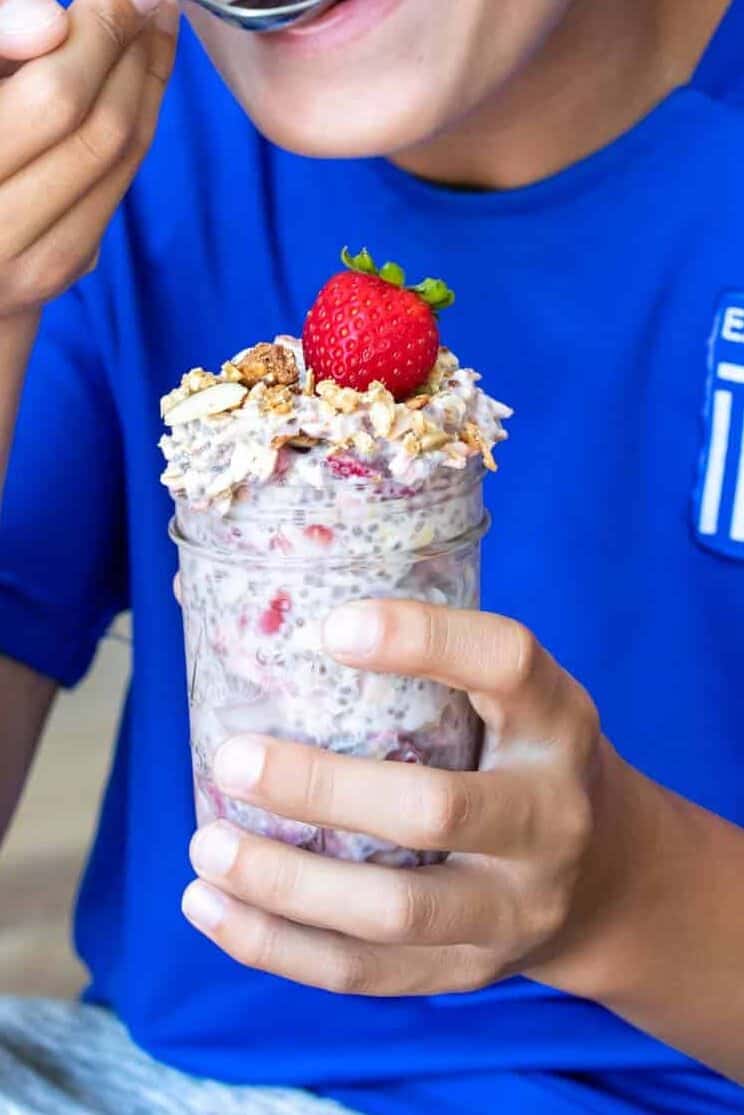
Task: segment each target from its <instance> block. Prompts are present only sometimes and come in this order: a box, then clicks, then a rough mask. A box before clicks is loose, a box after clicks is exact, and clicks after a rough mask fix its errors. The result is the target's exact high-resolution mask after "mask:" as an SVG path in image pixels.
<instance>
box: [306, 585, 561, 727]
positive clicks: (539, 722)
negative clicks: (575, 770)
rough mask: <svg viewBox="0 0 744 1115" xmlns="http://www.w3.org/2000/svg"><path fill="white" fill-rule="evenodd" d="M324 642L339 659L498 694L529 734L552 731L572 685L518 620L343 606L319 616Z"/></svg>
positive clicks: (406, 607)
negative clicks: (322, 618) (322, 619)
mask: <svg viewBox="0 0 744 1115" xmlns="http://www.w3.org/2000/svg"><path fill="white" fill-rule="evenodd" d="M324 645H325V649H326V650H327V652H328V653H329V654H331V655H332V656H333V657H334V658H336V659H337V660H338V661H339V662H343V663H345V664H346V665H350V666H357V667H362V668H364V669H368V670H375V671H379V672H383V673H394V674H405V675H408V676H414V677H428V678H432V679H433V680H435V681H439V682H441V683H442V684H443V685H450V686H452V687H454V688H455V689H463V690H465V691H466V692H468V693H470V694H471V695H473V694H484V693H485V694H490V695H491V696H493V697H496V698H498V699H499V700H501V701H505V700H506V701H508V702H510V704H511V705H512V706H517V707H518V711H519V713H520V715H519V716H518V717H517V721H516V726H517V727H518V730H519V733H520V735H522V736H524V735H527V736H528V737H529V736H534V737H535V738H537V739H542V738H544V733H545V732H546V731H547V732H549V733H550V732H552V731H554V729H555V725H556V715H557V711H558V706H559V705H560V704H561V703H562V702H564V701H565V699H566V697H567V696H568V694H569V690H570V689H571V687H572V686H575V683H573V682H572V680H571V679H570V678H569V676H568V674H566V673H565V671H563V670H562V669H561V668H560V666H558V664H557V663H556V661H555V660H554V659H553V658H552V657H551V656H550V655H549V654H548V652H547V651H546V650H544V648H543V647H541V646H540V644H539V643H538V641H537V639H536V638H535V637H534V635H533V634H532V632H531V631H529V630H528V629H527V628H526V627H524V626H523V625H522V624H521V623H517V622H516V621H515V620H512V619H508V618H506V617H505V616H499V615H493V614H490V613H486V612H473V611H458V610H456V609H454V608H446V607H440V606H436V605H433V604H422V603H419V602H417V601H413V600H365V601H359V602H357V603H352V604H346V605H343V606H342V607H340V608H338V609H336V610H335V611H334V612H332V613H331V615H330V616H329V617H328V619H327V620H326V622H325V626H324ZM479 711H481V710H480V708H479ZM494 711H495V712H496V715H497V718H498V717H499V716H500V711H499V710H498V709H496V710H494ZM494 727H495V728H497V729H498V728H501V725H500V724H499V725H496V724H495V725H494Z"/></svg>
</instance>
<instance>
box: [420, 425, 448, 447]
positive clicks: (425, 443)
mask: <svg viewBox="0 0 744 1115" xmlns="http://www.w3.org/2000/svg"><path fill="white" fill-rule="evenodd" d="M449 441H451V438H450V435H449V434H446V433H445V432H444V430H436V431H435V432H433V433H428V434H424V436H423V437H422V438H421V448H422V450H423V452H424V453H433V452H434V450H436V449H443V448H444V446H445V445H447V444H448V442H449Z"/></svg>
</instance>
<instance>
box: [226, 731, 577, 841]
mask: <svg viewBox="0 0 744 1115" xmlns="http://www.w3.org/2000/svg"><path fill="white" fill-rule="evenodd" d="M214 778H215V781H216V783H217V785H218V786H219V788H220V790H222V791H223V793H226V794H228V795H229V796H230V797H234V798H238V799H240V800H243V801H246V802H250V803H251V804H252V805H258V806H260V807H262V808H264V809H268V810H270V811H271V812H272V813H278V814H280V815H281V816H283V817H291V818H292V820H294V821H304V822H307V823H309V824H315V825H320V826H322V827H326V828H339V829H345V830H348V831H350V832H364V833H367V834H368V835H370V836H376V837H378V838H380V839H382V840H388V841H390V842H392V843H394V844H400V845H402V846H403V847H406V848H415V849H421V850H424V849H425V850H432V851H460V852H482V853H488V854H492V855H500V856H518V855H520V854H522V853H523V851H524V850H525V849H527V848H530V847H532V846H533V845H534V841H535V839H536V834H537V833H539V832H541V831H542V827H541V826H538V825H537V823H536V822H537V819H538V817H541V816H542V815H543V812H545V815H547V816H549V810H550V809H551V807H552V806H554V805H555V804H556V798H557V795H558V794H559V793H560V792H561V791H560V783H559V779H558V778H557V776H556V774H555V772H554V771H553V769H552V767H551V765H550V764H549V763H548V762H547V761H544V762H543V763H542V764H540V765H538V763H537V761H533V762H531V763H529V764H527V766H526V767H525V768H524V769H522V768H521V767H520V766H518V765H517V764H516V763H515V764H514V765H513V766H512V767H510V766H506V765H505V766H503V767H500V768H499V769H498V770H493V771H480V772H478V771H465V772H452V771H444V770H435V769H434V768H433V767H424V766H420V765H417V764H412V763H410V764H409V763H388V762H379V761H378V760H374V759H360V758H357V757H355V756H350V755H336V754H334V753H333V752H329V751H324V750H322V749H321V748H318V747H310V746H308V745H307V744H304V743H290V742H288V741H285V740H281V741H280V740H275V739H271V738H268V737H264V736H239V737H236V738H235V739H233V740H230V741H229V742H228V743H226V744H224V745H223V746H222V747H221V748H220V749H219V750H218V752H217V754H216V755H215V759H214Z"/></svg>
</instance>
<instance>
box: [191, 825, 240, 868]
mask: <svg viewBox="0 0 744 1115" xmlns="http://www.w3.org/2000/svg"><path fill="white" fill-rule="evenodd" d="M239 847H240V837H239V836H238V834H237V832H236V831H235V829H234V828H233V827H232V825H226V824H225V823H224V822H223V821H217V822H216V823H215V824H212V825H208V826H207V827H206V828H203V829H199V831H198V832H197V833H196V834H195V836H194V838H193V840H192V841H191V848H190V849H189V855H190V856H191V862H192V864H193V865H194V869H195V870H196V871H198V873H199V874H200V875H210V876H212V877H214V876H216V875H227V873H228V871H230V870H231V868H232V866H233V864H234V863H235V860H236V859H237V858H238V848H239Z"/></svg>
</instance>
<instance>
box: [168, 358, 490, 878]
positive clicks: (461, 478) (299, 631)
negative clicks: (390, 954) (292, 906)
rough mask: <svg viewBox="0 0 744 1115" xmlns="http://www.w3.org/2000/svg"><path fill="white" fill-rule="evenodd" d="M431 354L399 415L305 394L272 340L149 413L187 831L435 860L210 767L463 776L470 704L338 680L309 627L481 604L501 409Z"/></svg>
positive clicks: (473, 753) (398, 681) (470, 745)
mask: <svg viewBox="0 0 744 1115" xmlns="http://www.w3.org/2000/svg"><path fill="white" fill-rule="evenodd" d="M477 381H478V376H477V375H476V374H475V373H474V372H473V371H471V370H468V369H463V368H460V366H459V364H458V362H457V360H456V358H455V357H454V356H453V355H452V353H450V352H449V351H447V350H445V349H441V350H440V354H439V358H438V360H437V363H436V366H435V367H434V369H433V371H432V373H431V375H430V377H429V380H428V382H427V383H426V384H424V385H423V386H422V387H421V388H420V389H419V391H418V392H417V393H416V394H415V395H414V396H412V397H411V398H408V399H406V400H405V401H403V402H398V403H396V402H395V400H394V399H393V396H392V395H391V394H390V393H389V392H388V391H387V390H386V389H385V388H384V387H383V386H382V385H381V384H372V385H371V386H370V387H369V388H368V390H367V391H365V392H357V391H354V390H352V389H350V388H341V387H338V386H337V385H336V384H334V383H331V382H330V381H324V382H321V383H320V384H317V385H316V384H315V383H314V382H313V375H312V372H309V371H308V370H307V369H306V368H305V366H304V362H303V358H302V347H301V345H300V343H299V342H298V341H296V340H294V339H293V338H287V337H279V338H277V340H276V342H275V343H274V344H273V345H268V344H262V345H257V346H256V347H255V348H254V349H250V350H246V351H245V352H242V353H239V354H238V355H237V356H236V357H234V358H233V360H231V361H228V362H227V363H226V364H225V365H224V366H223V369H222V372H221V374H220V375H219V376H214V375H211V374H210V373H207V372H204V371H203V370H202V369H196V370H194V371H192V372H189V373H187V375H186V376H184V378H183V380H182V383H181V386H180V387H178V388H177V389H176V390H175V391H174V392H171V394H170V395H169V396H166V398H165V399H164V400H163V414H164V418H165V421H166V423H167V424H169V425H170V427H171V432H170V434H169V435H167V436H166V437H164V438H163V439H162V442H161V448H162V450H163V452H164V455H165V457H166V460H167V462H168V465H167V468H166V470H165V472H164V474H163V482H164V483H165V484H166V485H167V487H168V488H169V490H170V492H171V494H172V495H173V498H174V500H175V504H176V514H175V517H174V521H173V527H172V533H173V537H174V539H175V541H176V542H177V543H178V545H179V549H180V562H181V581H182V597H183V612H184V628H185V636H186V653H187V663H188V671H189V677H188V682H189V700H190V712H191V734H192V752H193V763H194V780H195V786H196V802H197V818H198V821H199V823H200V824H204V823H206V822H208V821H210V820H214V819H215V818H217V817H226V818H228V819H229V820H231V821H233V822H235V823H236V824H238V825H240V826H242V827H243V828H246V829H248V830H249V831H251V832H254V833H258V834H260V835H264V836H268V837H273V838H277V839H281V840H284V841H287V842H289V843H292V844H296V845H298V846H301V847H305V848H309V849H312V850H314V851H319V852H324V853H326V854H328V855H333V856H337V857H340V858H344V859H353V860H374V861H376V862H383V863H388V864H391V865H416V864H420V863H426V862H433V861H434V860H435V859H437V858H439V857H437V856H434V855H431V854H425V853H421V852H417V851H415V850H409V849H402V848H396V847H393V846H390V845H389V844H386V843H385V842H383V841H380V840H377V839H374V838H371V837H367V836H363V835H360V834H355V833H349V832H340V831H335V830H329V829H319V828H316V827H315V826H312V825H307V824H299V823H297V822H294V821H292V820H289V819H285V818H281V817H277V816H275V815H273V814H269V813H267V812H265V811H263V810H260V809H257V808H255V807H253V806H249V805H245V804H243V803H240V802H237V801H234V800H232V799H230V798H227V797H225V796H224V795H222V794H221V793H220V792H219V791H218V790H217V788H216V787H215V785H214V783H213V780H212V776H211V770H212V757H213V755H214V753H215V751H216V749H217V748H218V747H219V746H220V745H221V744H222V743H223V742H224V741H225V740H226V739H227V738H229V737H230V736H232V735H235V734H238V733H240V732H246V731H251V732H261V733H267V734H270V735H273V736H278V737H284V738H289V739H294V740H299V741H302V742H305V743H308V744H312V745H314V746H318V747H323V748H326V749H329V750H333V751H338V752H343V753H346V754H353V755H356V756H364V757H367V758H372V759H380V760H388V761H395V762H409V763H426V764H430V765H432V766H437V767H442V768H448V769H468V768H473V767H474V766H475V765H476V764H477V758H478V747H479V724H478V721H477V719H476V717H475V716H474V714H473V712H472V709H471V708H470V705H469V702H468V700H467V698H466V697H465V696H464V695H463V694H462V693H459V692H456V691H454V690H451V689H448V688H447V687H445V686H441V685H439V684H436V683H434V682H430V681H426V680H418V679H411V678H405V677H396V676H390V675H381V674H372V673H369V672H363V671H359V670H352V669H350V668H348V667H345V666H341V665H339V664H337V663H336V662H334V661H333V660H331V659H330V658H328V657H327V656H326V655H324V654H323V653H322V651H321V624H322V620H323V618H324V617H325V616H326V615H327V614H328V612H329V611H330V609H331V608H332V607H333V606H335V605H337V604H339V603H342V602H343V601H345V600H355V599H363V598H365V597H373V596H377V597H400V598H407V599H416V600H423V601H430V602H432V603H437V604H447V605H450V606H453V607H457V608H475V607H477V606H478V595H479V541H480V537H481V536H482V533H483V530H484V528H485V521H484V520H485V515H484V509H483V501H482V477H483V474H484V469H494V468H495V464H494V461H493V457H492V452H491V451H492V448H493V446H494V445H495V444H496V443H497V442H499V441H501V440H503V439H504V438H505V437H506V434H505V431H504V430H503V428H502V425H501V420H502V419H504V418H506V417H508V416H509V415H510V414H511V412H510V410H509V409H508V408H507V407H504V406H502V405H501V404H499V403H496V402H495V401H494V400H492V399H490V398H488V397H487V396H486V395H485V394H484V393H483V392H482V391H481V390H480V388H479V387H478V386H477Z"/></svg>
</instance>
